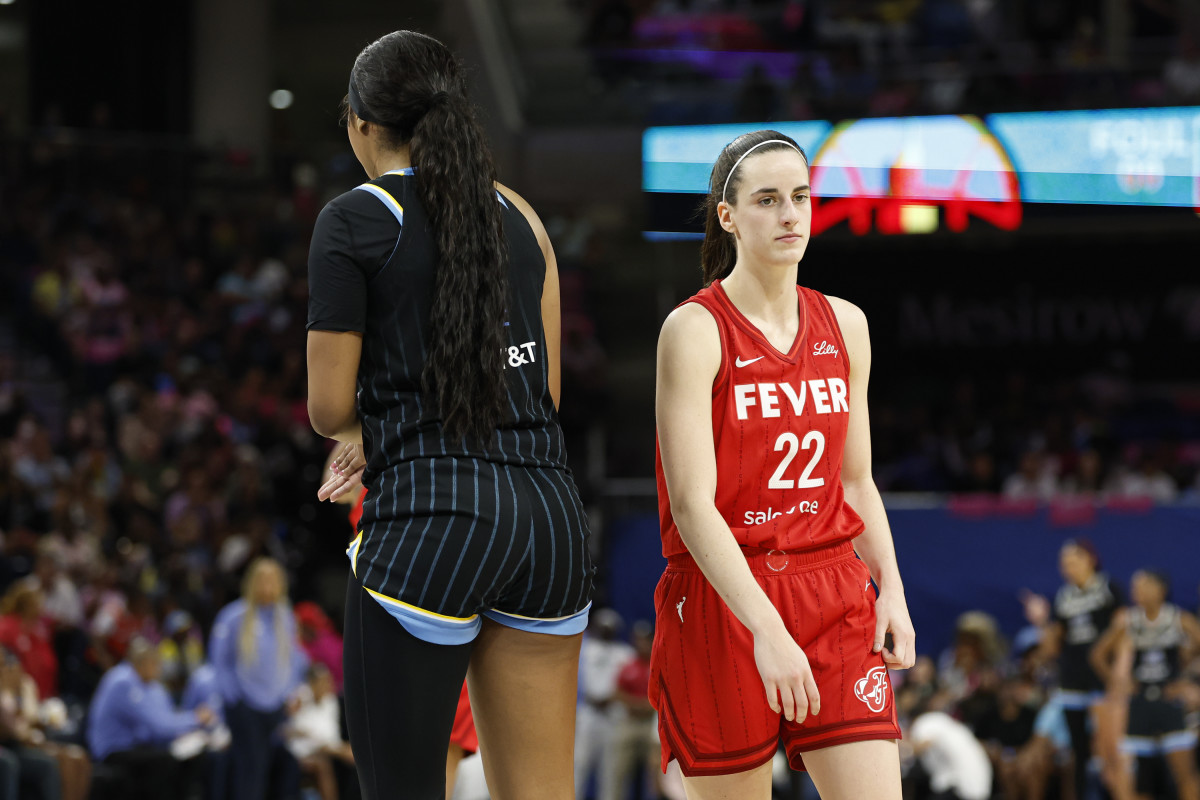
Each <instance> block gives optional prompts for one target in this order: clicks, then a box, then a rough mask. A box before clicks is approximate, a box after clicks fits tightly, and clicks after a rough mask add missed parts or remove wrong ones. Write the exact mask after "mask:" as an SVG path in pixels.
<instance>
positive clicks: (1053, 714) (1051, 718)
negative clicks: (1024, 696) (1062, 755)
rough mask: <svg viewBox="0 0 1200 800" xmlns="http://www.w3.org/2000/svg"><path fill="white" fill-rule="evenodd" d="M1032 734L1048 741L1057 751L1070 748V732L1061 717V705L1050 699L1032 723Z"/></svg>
mask: <svg viewBox="0 0 1200 800" xmlns="http://www.w3.org/2000/svg"><path fill="white" fill-rule="evenodd" d="M1033 732H1034V734H1035V735H1036V736H1041V737H1043V738H1045V739H1049V740H1050V742H1051V743H1052V744H1053V745H1054V746H1055V747H1056V748H1058V749H1059V750H1063V749H1066V748H1069V747H1070V746H1071V731H1070V729H1069V728H1067V718H1066V717H1064V716H1063V707H1062V703H1060V702H1059V701H1058V699H1057V698H1054V697H1052V698H1051V699H1050V700H1049V701H1048V702H1047V703H1046V704H1045V705H1044V706H1042V708H1041V710H1040V711H1038V714H1037V718H1036V719H1035V720H1034V722H1033Z"/></svg>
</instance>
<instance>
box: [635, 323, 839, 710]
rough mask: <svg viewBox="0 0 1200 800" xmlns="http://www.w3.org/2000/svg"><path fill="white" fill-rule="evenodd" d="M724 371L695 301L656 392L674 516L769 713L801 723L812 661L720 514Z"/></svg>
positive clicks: (813, 703)
mask: <svg viewBox="0 0 1200 800" xmlns="http://www.w3.org/2000/svg"><path fill="white" fill-rule="evenodd" d="M720 367H721V338H720V334H719V333H718V331H717V323H716V320H714V319H713V317H712V315H711V314H710V313H709V312H708V311H707V310H706V309H705V308H703V307H702V306H700V305H697V304H695V303H688V304H686V305H684V306H681V307H680V308H677V309H676V310H675V311H673V312H672V313H671V315H670V316H669V317H667V320H666V322H665V323H664V324H663V328H662V332H661V334H660V335H659V339H658V373H657V382H656V392H655V415H656V420H657V424H658V443H659V452H660V454H661V457H662V466H663V475H664V477H665V478H666V483H667V495H668V496H669V497H670V501H671V516H672V517H673V518H674V520H675V524H676V526H677V527H678V528H679V535H680V537H681V538H682V539H683V542H684V544H685V545H686V546H687V549H688V552H689V553H691V555H692V557H693V558H694V559H695V560H696V564H697V565H698V566H699V567H700V570H701V571H702V572H703V573H704V577H705V578H707V579H708V582H709V583H711V584H712V586H713V588H714V589H716V590H717V593H718V594H720V595H721V598H722V599H723V600H724V601H725V603H726V605H728V606H729V609H730V611H732V612H733V614H734V616H736V617H737V618H738V620H739V621H740V622H741V623H742V624H743V625H745V626H746V628H747V629H748V630H749V631H750V633H751V635H752V636H753V637H754V659H755V662H756V663H757V665H758V671H759V675H760V676H761V678H762V681H763V686H764V688H765V689H766V692H767V700H768V703H769V704H770V706H771V710H773V711H775V712H776V713H780V712H782V713H783V714H784V716H786V717H787V719H789V720H793V719H794V720H797V721H802V720H803V719H804V718H805V716H806V715H807V714H809V713H812V714H817V713H818V712H819V711H820V709H821V699H820V695H819V694H818V693H817V686H816V683H815V682H814V680H813V676H812V669H811V668H810V667H809V664H808V658H807V657H806V656H805V655H804V651H803V650H801V649H800V646H799V645H797V644H796V642H795V640H794V639H793V638H792V636H791V634H790V633H788V630H787V628H786V627H785V626H784V624H783V620H782V618H781V617H780V616H779V612H778V611H777V610H776V608H775V607H774V606H773V605H772V604H771V601H770V600H769V599H768V598H767V595H766V593H764V592H763V590H762V587H760V586H759V585H758V581H756V580H755V579H754V575H753V574H752V573H751V572H750V567H749V565H748V564H747V563H746V559H745V557H744V556H743V555H742V552H741V549H740V548H739V547H738V545H737V541H736V540H735V539H734V538H733V534H732V532H731V531H730V530H729V526H728V525H727V524H726V523H725V520H724V519H723V518H722V517H721V514H720V512H719V511H717V506H716V491H717V457H716V446H715V445H714V443H713V436H712V388H713V381H714V380H715V379H716V376H717V373H718V371H719V370H720Z"/></svg>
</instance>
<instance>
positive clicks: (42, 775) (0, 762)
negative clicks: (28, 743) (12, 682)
mask: <svg viewBox="0 0 1200 800" xmlns="http://www.w3.org/2000/svg"><path fill="white" fill-rule="evenodd" d="M17 736H18V735H17V733H16V726H15V725H14V724H13V722H12V719H11V715H10V714H9V713H8V712H6V711H4V710H3V709H0V742H7V743H8V744H0V800H24V798H26V797H29V793H30V790H32V792H33V794H34V796H36V797H38V798H39V800H59V798H61V797H62V788H61V782H60V780H59V776H58V765H57V764H55V763H54V759H53V758H51V757H50V756H48V755H46V754H45V753H42V752H39V751H37V750H31V749H29V748H26V747H20V746H15V747H14V746H12V745H13V743H15V742H18V741H19V739H18V738H17Z"/></svg>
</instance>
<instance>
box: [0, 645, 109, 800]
mask: <svg viewBox="0 0 1200 800" xmlns="http://www.w3.org/2000/svg"><path fill="white" fill-rule="evenodd" d="M52 702H55V701H52ZM59 708H60V709H61V708H62V707H61V706H59ZM0 709H3V711H4V713H6V714H9V715H11V716H10V718H9V720H10V727H11V730H10V733H11V734H12V735H15V740H10V741H7V742H5V743H4V744H6V745H7V746H9V747H15V748H17V749H28V750H34V751H38V752H40V753H44V754H45V755H47V756H49V757H51V758H53V759H54V760H55V761H56V762H57V763H58V773H59V783H60V786H61V790H62V797H63V800H87V797H88V791H89V790H90V788H91V781H92V763H91V761H90V759H88V754H87V753H86V752H85V751H84V750H83V748H81V747H79V746H78V745H75V744H59V743H56V742H53V741H50V740H48V739H47V738H46V731H45V730H44V729H43V726H42V704H41V703H40V702H39V701H38V693H37V686H36V685H35V684H34V682H33V679H32V678H30V677H29V676H28V675H26V674H25V671H24V670H23V669H21V662H20V661H19V660H18V659H17V657H16V656H14V655H13V654H12V653H10V652H8V651H6V650H5V651H0Z"/></svg>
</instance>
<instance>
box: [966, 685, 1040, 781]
mask: <svg viewBox="0 0 1200 800" xmlns="http://www.w3.org/2000/svg"><path fill="white" fill-rule="evenodd" d="M1040 700H1041V698H1040V697H1038V696H1037V692H1036V689H1035V687H1034V686H1033V685H1032V683H1031V682H1029V681H1027V680H1025V679H1022V678H1020V677H1016V678H1008V679H1007V680H1005V681H1004V682H1003V683H1001V684H1000V691H999V693H998V696H997V702H996V705H995V707H994V708H992V709H989V710H988V712H986V713H985V714H984V715H983V717H982V718H981V719H980V720H979V725H978V727H977V728H976V730H975V734H976V736H977V737H978V738H979V741H980V742H982V743H983V746H984V749H986V750H987V754H988V758H989V759H991V762H992V770H993V774H994V775H995V776H996V779H997V782H998V783H999V784H1000V787H1001V790H1002V791H1003V792H1004V796H1005V797H1006V798H1008V799H1009V800H1019V799H1020V798H1024V797H1028V796H1030V794H1032V793H1031V792H1029V791H1028V787H1029V786H1030V785H1031V784H1035V783H1036V782H1037V781H1038V780H1039V778H1040V780H1041V783H1042V785H1043V786H1044V785H1045V776H1044V775H1041V774H1040V769H1041V767H1042V764H1043V761H1042V759H1041V758H1040V757H1039V756H1036V755H1033V754H1032V753H1027V752H1026V748H1028V747H1030V746H1031V745H1030V742H1031V740H1032V739H1033V726H1034V722H1035V721H1036V719H1037V712H1038V707H1039V701H1040ZM1032 746H1033V747H1034V748H1037V747H1038V746H1037V745H1036V744H1035V745H1032ZM1032 752H1036V753H1040V751H1039V750H1036V749H1035V750H1034V751H1032ZM1031 773H1032V774H1031Z"/></svg>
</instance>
